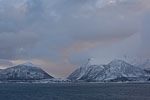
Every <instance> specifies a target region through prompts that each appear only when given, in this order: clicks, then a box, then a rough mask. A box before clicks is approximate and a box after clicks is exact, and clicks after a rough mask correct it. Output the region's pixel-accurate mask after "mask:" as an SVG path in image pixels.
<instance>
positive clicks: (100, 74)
mask: <svg viewBox="0 0 150 100" xmlns="http://www.w3.org/2000/svg"><path fill="white" fill-rule="evenodd" d="M149 77H150V74H149V73H148V72H146V71H145V70H144V69H141V68H139V67H135V66H133V65H131V64H128V63H127V62H125V61H123V60H113V61H111V62H110V63H109V64H107V65H97V64H94V63H93V62H92V60H91V59H90V60H89V61H88V62H87V63H86V64H85V65H83V66H81V67H80V68H79V69H77V70H75V71H74V72H73V73H72V74H71V75H69V77H68V79H70V80H78V81H92V82H93V81H98V82H118V81H147V80H149Z"/></svg>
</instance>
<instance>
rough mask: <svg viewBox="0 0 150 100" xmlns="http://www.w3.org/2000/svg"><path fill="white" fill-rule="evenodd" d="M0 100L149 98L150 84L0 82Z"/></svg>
mask: <svg viewBox="0 0 150 100" xmlns="http://www.w3.org/2000/svg"><path fill="white" fill-rule="evenodd" d="M0 100H150V84H112V83H111V84H108V83H107V84H98V83H82V84H14V83H13V84H0Z"/></svg>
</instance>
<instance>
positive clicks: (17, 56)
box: [0, 0, 150, 76]
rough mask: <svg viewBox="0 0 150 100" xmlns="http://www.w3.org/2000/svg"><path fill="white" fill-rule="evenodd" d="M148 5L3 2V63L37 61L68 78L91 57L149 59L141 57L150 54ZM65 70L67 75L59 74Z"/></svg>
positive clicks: (134, 0)
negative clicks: (132, 55) (136, 57)
mask: <svg viewBox="0 0 150 100" xmlns="http://www.w3.org/2000/svg"><path fill="white" fill-rule="evenodd" d="M149 3H150V2H149V0H0V59H2V61H3V60H5V61H6V60H7V61H8V63H11V62H14V61H16V62H17V60H18V61H20V60H22V61H26V60H31V61H33V60H35V59H38V60H41V61H43V63H44V62H45V63H46V62H49V64H47V63H46V64H42V65H41V64H39V63H37V62H36V63H37V64H38V65H41V66H42V67H44V68H46V69H48V72H49V73H52V71H51V69H55V70H53V73H55V72H56V71H58V72H57V75H56V76H65V75H67V74H69V72H70V71H72V69H75V68H76V67H75V66H76V65H80V64H82V63H83V62H85V60H87V59H88V58H89V57H94V58H98V59H100V60H101V61H102V63H104V62H106V61H108V60H111V59H113V58H116V57H120V56H123V55H127V54H133V52H134V53H135V54H134V56H135V55H137V53H139V52H140V54H143V55H146V54H145V53H143V52H146V53H149V49H150V47H149V45H148V43H149V37H150V36H149V32H150V30H149V27H148V26H149V25H150V22H149V18H150V17H149V15H150V14H149V12H150V7H149V5H148V4H149ZM120 48H121V49H120ZM137 48H138V50H137ZM122 51H124V52H123V53H122ZM5 61H4V62H5ZM41 63H42V62H41ZM14 64H15V63H14ZM16 64H18V63H16ZM6 65H7V64H6ZM8 65H10V64H8ZM54 66H55V67H54ZM63 68H65V70H67V72H65V71H63V72H61V71H59V69H63ZM59 73H60V74H59Z"/></svg>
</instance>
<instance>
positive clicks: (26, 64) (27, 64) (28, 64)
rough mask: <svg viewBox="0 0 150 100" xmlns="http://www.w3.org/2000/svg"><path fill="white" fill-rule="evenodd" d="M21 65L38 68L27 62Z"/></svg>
mask: <svg viewBox="0 0 150 100" xmlns="http://www.w3.org/2000/svg"><path fill="white" fill-rule="evenodd" d="M21 65H25V66H31V67H36V66H35V65H34V64H32V63H31V62H26V63H24V64H21Z"/></svg>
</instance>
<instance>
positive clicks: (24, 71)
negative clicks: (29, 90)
mask: <svg viewBox="0 0 150 100" xmlns="http://www.w3.org/2000/svg"><path fill="white" fill-rule="evenodd" d="M52 78H53V77H52V76H50V75H49V74H48V73H46V72H45V71H43V70H42V69H41V68H39V67H37V66H35V65H33V64H32V63H29V62H28V63H24V64H20V65H17V66H15V67H11V68H7V69H2V70H0V80H40V79H52Z"/></svg>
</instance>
